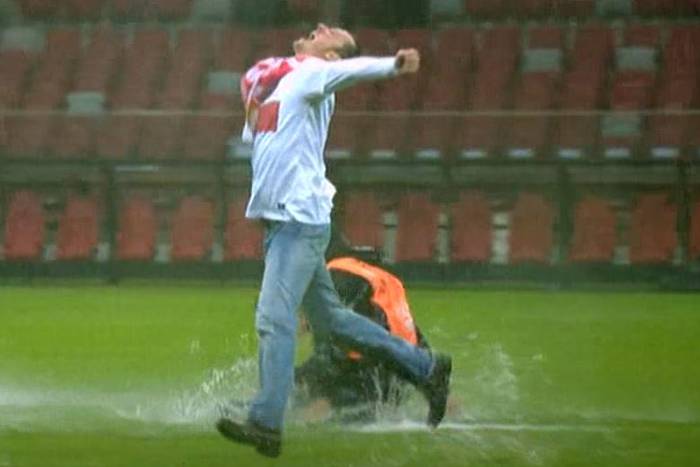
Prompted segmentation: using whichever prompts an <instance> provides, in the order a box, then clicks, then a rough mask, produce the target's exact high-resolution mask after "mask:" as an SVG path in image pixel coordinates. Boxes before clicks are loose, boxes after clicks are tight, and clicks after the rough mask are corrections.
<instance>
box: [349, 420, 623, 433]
mask: <svg viewBox="0 0 700 467" xmlns="http://www.w3.org/2000/svg"><path fill="white" fill-rule="evenodd" d="M616 428H618V427H616V426H614V425H588V424H581V425H576V424H533V423H466V422H461V423H460V422H446V423H443V424H441V425H440V426H439V427H438V430H451V431H517V432H521V431H534V432H544V431H546V432H564V431H572V432H593V433H602V432H610V431H613V430H615V429H616ZM348 429H349V430H350V431H356V432H360V433H398V432H414V431H425V432H428V431H433V430H432V429H431V428H430V427H428V426H426V425H425V424H424V423H419V422H415V421H404V422H397V423H374V424H371V425H357V426H351V427H348Z"/></svg>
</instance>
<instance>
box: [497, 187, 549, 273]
mask: <svg viewBox="0 0 700 467" xmlns="http://www.w3.org/2000/svg"><path fill="white" fill-rule="evenodd" d="M553 226H554V209H553V207H552V205H551V203H550V202H549V201H548V200H547V199H545V198H544V197H543V196H542V195H539V194H536V193H527V192H523V193H520V194H519V195H518V199H517V200H516V202H515V205H514V206H513V210H512V212H511V219H510V236H509V238H508V242H509V244H508V245H509V258H510V263H512V264H518V263H539V264H549V263H550V262H551V256H552V247H553V245H554V238H553V237H554V234H553Z"/></svg>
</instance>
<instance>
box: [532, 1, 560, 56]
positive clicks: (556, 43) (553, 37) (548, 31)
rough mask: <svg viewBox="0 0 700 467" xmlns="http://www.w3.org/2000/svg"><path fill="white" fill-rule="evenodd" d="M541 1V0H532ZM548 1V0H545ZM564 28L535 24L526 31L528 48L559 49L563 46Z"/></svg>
mask: <svg viewBox="0 0 700 467" xmlns="http://www.w3.org/2000/svg"><path fill="white" fill-rule="evenodd" d="M534 1H535V2H541V1H542V0H534ZM545 1H549V0H545ZM564 32H565V31H564V29H562V28H561V27H558V26H537V27H533V28H532V29H530V30H529V31H528V41H527V47H528V48H529V49H561V48H562V47H563V46H564Z"/></svg>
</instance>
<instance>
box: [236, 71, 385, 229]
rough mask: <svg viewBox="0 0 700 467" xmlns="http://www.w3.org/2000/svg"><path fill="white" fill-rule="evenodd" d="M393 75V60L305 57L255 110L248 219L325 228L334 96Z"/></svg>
mask: <svg viewBox="0 0 700 467" xmlns="http://www.w3.org/2000/svg"><path fill="white" fill-rule="evenodd" d="M395 73H396V68H395V59H394V57H387V58H369V57H360V58H352V59H347V60H338V61H332V62H329V61H325V60H321V59H318V58H313V57H307V58H305V59H303V60H302V61H301V62H300V63H299V64H298V66H297V67H296V68H295V69H294V70H293V71H291V72H290V73H288V74H287V75H286V76H284V78H282V79H281V80H280V82H279V84H278V85H277V88H276V89H275V90H274V92H273V93H272V94H271V95H270V96H269V97H268V98H267V99H266V100H265V102H263V103H262V105H261V106H260V109H259V116H258V124H257V131H256V132H255V136H254V140H253V156H252V166H253V181H252V188H251V195H250V200H249V202H248V208H247V210H246V217H248V218H250V219H268V220H275V221H291V220H295V221H298V222H302V223H305V224H329V223H330V220H331V210H332V208H333V196H334V195H335V187H334V186H333V184H332V183H331V182H330V181H329V180H328V179H326V165H325V163H324V159H323V149H324V146H325V145H326V138H327V136H328V126H329V125H330V120H331V116H332V114H333V109H334V107H335V95H334V92H335V91H337V90H340V89H342V88H346V87H348V86H351V85H352V84H354V83H356V82H358V81H367V80H376V79H380V78H387V77H390V76H393V75H394V74H395Z"/></svg>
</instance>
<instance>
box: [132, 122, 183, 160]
mask: <svg viewBox="0 0 700 467" xmlns="http://www.w3.org/2000/svg"><path fill="white" fill-rule="evenodd" d="M183 129H184V118H183V117H180V116H165V117H150V118H146V119H145V121H144V124H143V128H142V130H141V140H140V142H139V146H138V153H139V158H141V159H146V160H163V159H177V158H179V156H180V153H181V149H182V142H183V140H185V139H186V138H185V135H183V131H182V130H183Z"/></svg>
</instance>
